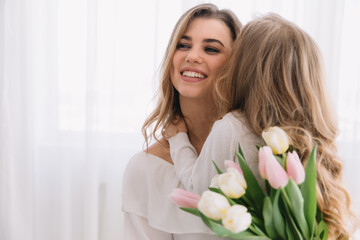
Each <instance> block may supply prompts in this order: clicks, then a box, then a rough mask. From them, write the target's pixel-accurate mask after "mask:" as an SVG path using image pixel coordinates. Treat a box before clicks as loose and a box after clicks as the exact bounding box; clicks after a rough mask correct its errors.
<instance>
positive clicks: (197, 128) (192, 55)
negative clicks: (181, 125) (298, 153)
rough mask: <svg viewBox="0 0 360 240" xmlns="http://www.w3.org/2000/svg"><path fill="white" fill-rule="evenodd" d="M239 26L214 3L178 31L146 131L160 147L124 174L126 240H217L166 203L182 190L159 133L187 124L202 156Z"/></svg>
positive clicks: (195, 11)
mask: <svg viewBox="0 0 360 240" xmlns="http://www.w3.org/2000/svg"><path fill="white" fill-rule="evenodd" d="M240 27H241V24H240V22H239V21H238V19H237V18H236V17H235V15H234V14H233V13H232V12H230V11H228V10H218V8H217V7H216V6H215V5H212V4H203V5H199V6H196V7H194V8H192V9H190V10H188V11H187V12H186V13H184V15H183V16H182V17H181V18H180V19H179V21H178V23H177V25H176V26H175V29H174V31H173V34H172V36H171V39H170V42H169V45H168V48H167V51H166V53H165V58H164V62H163V68H162V71H163V72H162V79H161V86H160V91H159V96H158V97H159V99H158V104H157V107H156V108H155V110H154V111H153V113H152V114H151V115H150V116H149V117H148V119H147V120H146V121H145V123H144V126H143V132H144V135H145V140H146V141H147V142H148V140H149V137H150V136H152V137H154V138H155V139H156V140H157V142H155V143H154V144H153V145H151V146H149V147H148V148H146V150H145V151H141V152H139V153H138V154H136V155H135V156H134V157H133V158H132V159H131V160H130V161H129V163H128V166H127V168H126V170H125V174H124V179H123V210H124V213H125V236H126V239H159V240H165V239H217V238H216V237H215V236H211V234H212V233H211V232H210V231H209V230H208V229H207V228H206V226H204V225H203V224H202V223H201V221H199V219H194V218H192V217H191V216H189V215H187V214H186V213H184V212H182V211H180V210H179V209H178V208H177V206H176V205H174V204H172V203H171V201H170V200H169V199H168V195H169V194H170V193H171V191H172V189H173V188H175V187H178V188H179V187H180V188H184V186H183V185H182V183H181V182H180V180H179V178H178V177H177V174H176V171H178V170H177V169H176V168H174V166H173V165H172V159H171V156H170V151H169V150H170V149H169V145H168V142H167V140H165V139H164V138H163V137H162V136H161V135H159V134H157V130H158V129H159V130H163V129H165V128H166V127H167V126H168V125H169V124H171V123H174V122H177V121H179V120H181V121H185V122H186V124H187V128H188V134H189V139H190V141H191V143H192V144H193V145H194V146H195V148H196V151H197V153H200V151H201V148H202V146H203V144H204V141H205V139H206V137H207V136H208V134H209V132H210V129H211V126H212V124H213V122H214V121H215V120H216V117H217V112H218V111H217V108H216V105H215V100H216V99H215V95H214V94H213V92H214V91H213V90H214V89H213V86H214V82H215V80H216V79H215V76H216V73H217V72H218V71H219V69H221V68H222V67H223V66H224V65H225V64H226V62H227V60H228V59H229V57H230V55H231V50H232V45H233V41H234V40H235V39H236V36H237V34H238V32H239V30H240ZM152 125H155V126H154V129H150V127H151V126H152ZM161 132H163V131H161ZM148 134H150V136H149V135H148ZM204 171H207V170H204ZM204 175H207V173H206V172H204ZM139 176H140V177H139ZM202 177H203V176H202V175H201V173H200V174H199V178H202ZM135 189H136V190H135ZM155 189H156V190H155Z"/></svg>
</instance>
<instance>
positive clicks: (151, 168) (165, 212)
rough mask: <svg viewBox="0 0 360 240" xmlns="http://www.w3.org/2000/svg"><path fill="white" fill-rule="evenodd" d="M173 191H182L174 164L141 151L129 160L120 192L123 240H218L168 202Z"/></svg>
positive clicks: (196, 221) (202, 225)
mask: <svg viewBox="0 0 360 240" xmlns="http://www.w3.org/2000/svg"><path fill="white" fill-rule="evenodd" d="M174 188H184V187H183V185H182V184H181V182H180V181H179V180H178V178H177V176H176V174H175V170H174V165H172V164H170V163H168V162H166V161H165V160H163V159H161V158H159V157H157V156H154V155H152V154H147V153H145V152H139V153H137V154H136V155H135V156H134V157H132V158H131V160H130V161H129V163H128V165H127V167H126V170H125V173H124V178H123V191H122V201H123V211H124V216H125V219H124V222H125V225H124V234H125V236H124V239H125V240H147V239H149V240H169V239H176V240H190V239H192V240H194V239H199V240H201V239H204V240H205V239H206V240H207V239H209V240H217V239H220V238H218V237H216V236H214V234H213V233H212V231H211V230H210V229H208V228H207V227H206V226H205V224H204V223H203V222H202V221H201V219H200V218H199V217H197V216H194V215H191V214H189V213H187V212H184V211H182V210H181V209H179V208H178V206H176V205H175V204H174V203H173V202H172V201H171V200H170V199H169V197H168V196H169V195H170V193H171V192H172V190H173V189H174Z"/></svg>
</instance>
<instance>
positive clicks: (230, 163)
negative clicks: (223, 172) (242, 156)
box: [224, 160, 244, 175]
mask: <svg viewBox="0 0 360 240" xmlns="http://www.w3.org/2000/svg"><path fill="white" fill-rule="evenodd" d="M224 165H225V168H226V169H229V168H235V169H236V170H238V171H239V173H240V174H241V175H244V174H243V172H242V170H241V168H240V166H239V165H238V164H236V163H235V162H233V161H231V160H225V161H224Z"/></svg>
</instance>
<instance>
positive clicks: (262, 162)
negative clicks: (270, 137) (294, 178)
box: [259, 146, 289, 189]
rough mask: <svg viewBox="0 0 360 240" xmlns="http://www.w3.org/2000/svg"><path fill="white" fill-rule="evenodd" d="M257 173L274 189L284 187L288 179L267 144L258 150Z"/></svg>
mask: <svg viewBox="0 0 360 240" xmlns="http://www.w3.org/2000/svg"><path fill="white" fill-rule="evenodd" d="M259 173H260V175H261V177H262V178H264V179H267V180H268V181H269V184H270V186H271V187H273V188H275V189H278V188H279V187H285V186H286V184H287V183H288V181H289V177H288V175H287V173H286V172H285V170H284V168H283V167H282V166H281V165H280V163H279V162H278V161H277V160H276V158H275V157H274V155H273V153H272V150H271V148H270V147H267V146H265V147H262V148H260V150H259Z"/></svg>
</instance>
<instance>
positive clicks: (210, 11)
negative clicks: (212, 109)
mask: <svg viewBox="0 0 360 240" xmlns="http://www.w3.org/2000/svg"><path fill="white" fill-rule="evenodd" d="M195 18H208V19H218V20H220V21H222V22H224V23H225V24H226V26H227V27H228V28H229V29H230V32H231V34H232V39H233V41H235V39H236V37H237V35H238V33H239V31H240V28H241V23H240V21H239V20H238V18H237V17H236V15H235V14H234V13H233V12H232V11H230V10H227V9H222V10H219V9H218V8H217V7H216V6H215V5H213V4H201V5H198V6H195V7H193V8H191V9H189V10H188V11H187V12H185V13H184V14H183V15H182V16H181V17H180V19H179V20H178V22H177V23H176V25H175V28H174V30H173V32H172V34H171V38H170V41H169V44H168V46H167V49H166V52H165V56H164V59H163V61H162V64H161V79H160V87H159V89H158V92H157V97H158V100H157V105H156V107H155V110H154V111H153V112H152V113H151V114H150V115H149V116H148V117H147V119H146V120H145V122H144V124H143V126H142V133H143V135H144V138H145V141H146V147H147V146H148V143H149V142H150V140H151V139H152V138H154V139H156V140H158V137H159V134H157V133H158V132H159V131H158V130H163V129H164V128H165V127H166V126H167V125H168V124H169V123H172V122H175V121H176V119H177V116H180V117H181V118H183V115H182V112H181V109H180V103H179V93H178V92H177V90H176V89H175V88H174V86H173V84H172V82H171V79H170V69H171V66H172V60H173V56H174V53H175V50H176V47H177V44H178V43H179V41H180V38H181V37H182V35H183V34H184V32H185V31H186V29H187V27H188V25H189V24H190V22H191V21H192V20H193V19H195Z"/></svg>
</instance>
